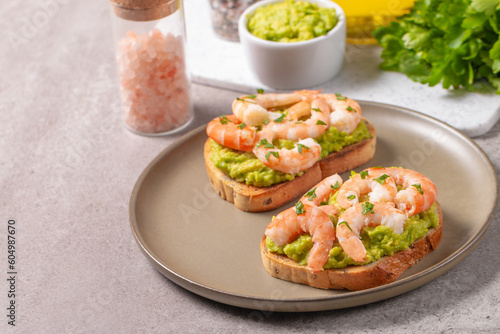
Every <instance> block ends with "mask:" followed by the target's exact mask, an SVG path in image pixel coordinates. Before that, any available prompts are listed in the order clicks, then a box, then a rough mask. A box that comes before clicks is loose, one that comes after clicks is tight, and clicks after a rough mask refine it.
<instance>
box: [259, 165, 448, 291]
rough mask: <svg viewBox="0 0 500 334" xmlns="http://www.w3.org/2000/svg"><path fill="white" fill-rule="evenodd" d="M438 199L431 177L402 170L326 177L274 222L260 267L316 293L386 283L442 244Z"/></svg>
mask: <svg viewBox="0 0 500 334" xmlns="http://www.w3.org/2000/svg"><path fill="white" fill-rule="evenodd" d="M334 184H335V186H333V185H334ZM334 188H335V189H334ZM436 197H437V190H436V187H435V185H434V184H433V183H432V182H431V181H430V180H429V179H428V178H426V177H425V176H423V175H422V174H420V173H417V172H415V171H411V170H408V169H403V168H370V169H367V170H364V171H362V172H361V173H359V174H355V175H354V176H353V177H351V178H350V179H349V180H348V181H346V182H344V183H342V181H341V180H339V177H338V176H337V175H334V176H332V177H329V178H326V179H325V180H323V181H321V182H320V183H318V184H317V185H316V186H315V187H314V188H312V189H311V190H310V191H309V192H307V193H306V194H305V195H304V196H303V197H302V198H301V199H300V200H299V201H298V202H297V204H296V205H295V207H292V208H289V209H287V210H285V211H283V212H282V213H280V214H278V215H277V216H276V217H275V218H274V219H273V221H272V222H271V223H270V224H269V226H268V227H267V228H266V231H265V234H264V236H263V237H262V240H261V243H260V251H261V256H262V263H263V265H264V268H265V269H266V270H267V271H268V273H269V274H270V275H271V276H273V277H276V278H280V279H283V280H287V281H291V282H295V283H300V284H306V285H310V286H312V287H315V288H321V289H347V290H364V289H369V288H373V287H377V286H381V285H384V284H388V283H390V282H393V281H395V280H396V279H397V278H398V277H399V276H400V275H401V274H402V273H403V272H404V271H406V270H407V269H408V268H410V267H411V266H413V265H415V264H416V263H417V262H418V261H420V260H421V259H423V258H424V257H425V256H427V255H428V254H429V253H431V252H432V251H433V250H435V249H436V248H437V247H438V245H439V243H440V241H441V238H442V233H443V214H442V211H441V207H440V205H439V203H438V202H437V200H436Z"/></svg>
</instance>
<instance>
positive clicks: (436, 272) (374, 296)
mask: <svg viewBox="0 0 500 334" xmlns="http://www.w3.org/2000/svg"><path fill="white" fill-rule="evenodd" d="M357 101H358V102H359V103H360V104H361V106H362V107H363V106H365V107H366V106H369V105H371V106H375V107H378V108H387V109H392V110H394V111H396V112H402V113H406V114H410V115H413V116H416V117H419V118H423V119H425V120H426V121H430V122H433V123H436V124H437V125H438V126H440V127H444V128H446V130H447V131H450V132H451V133H452V134H453V135H455V136H458V137H459V138H460V139H461V140H463V141H464V142H466V143H467V144H469V145H471V146H472V148H473V149H474V150H475V151H476V153H479V154H480V155H481V156H482V158H483V161H484V162H486V164H487V165H486V166H485V167H487V168H488V169H489V170H490V171H491V172H492V175H493V176H494V181H495V189H496V191H495V202H494V203H495V204H494V205H493V208H492V210H491V212H489V214H488V218H487V219H486V221H485V222H484V223H483V225H482V226H481V228H480V230H479V231H478V232H477V233H475V234H474V235H473V236H472V237H471V238H469V240H467V241H466V242H465V243H464V244H463V245H462V246H461V247H459V248H457V249H456V250H455V251H454V252H453V253H452V254H450V255H449V256H447V257H446V258H444V259H442V260H441V261H439V262H438V263H436V264H434V265H432V266H430V267H427V268H425V269H423V270H422V271H419V272H418V273H416V274H413V275H411V276H409V277H405V278H401V279H398V280H396V281H394V282H391V283H389V284H386V285H382V286H379V287H375V288H371V289H367V290H361V291H346V292H345V293H342V294H336V295H332V296H324V297H310V298H288V299H285V300H282V299H281V300H280V299H277V298H270V297H267V298H260V297H256V296H248V295H244V294H239V293H233V292H228V291H223V290H221V289H217V288H214V287H210V286H207V285H204V284H202V283H198V282H195V281H193V280H191V279H189V278H187V277H184V276H182V275H180V274H178V273H176V272H175V271H174V270H172V269H170V268H168V266H167V265H165V264H163V263H162V262H161V261H160V260H159V259H158V258H157V256H155V254H154V253H153V252H152V251H151V249H150V248H149V247H148V245H147V243H146V242H145V240H144V239H143V237H142V236H141V235H140V231H139V225H138V221H137V220H136V217H135V203H136V200H137V196H138V194H139V191H140V189H141V187H142V184H143V182H144V180H145V178H146V177H147V176H148V174H149V172H150V171H151V170H152V169H153V168H154V167H155V166H156V164H158V162H159V161H161V160H162V159H164V158H165V157H166V156H167V155H168V154H169V153H170V152H172V151H174V150H175V149H176V148H177V147H179V146H180V145H182V144H183V143H185V142H186V141H188V140H189V139H191V138H194V137H196V136H197V135H199V134H200V133H201V132H202V131H203V130H204V129H205V128H206V125H207V124H202V125H200V126H198V127H197V128H194V129H192V130H191V131H189V132H187V133H186V134H184V135H182V136H181V137H179V138H178V139H177V140H175V141H174V142H173V143H172V144H170V145H169V146H168V147H166V148H164V149H163V150H162V151H161V152H160V153H159V154H158V155H157V156H156V157H155V158H154V159H153V160H152V161H151V162H149V163H148V164H147V166H146V167H145V168H144V170H143V171H142V173H141V174H140V176H139V177H138V179H137V181H136V182H135V184H134V187H133V190H132V193H131V195H130V199H129V219H130V226H131V228H132V232H133V235H134V238H135V240H136V242H137V243H138V246H139V248H140V249H141V251H142V253H143V254H144V255H145V256H146V258H147V259H148V260H149V261H150V262H151V263H152V264H153V266H154V268H155V269H156V270H158V271H159V272H160V273H161V274H162V275H164V276H165V277H166V278H168V279H169V280H170V281H172V282H173V283H175V284H177V285H179V286H180V287H182V288H184V289H186V290H188V291H191V292H192V293H195V294H197V295H200V296H202V297H205V298H208V299H211V300H214V301H217V302H221V303H224V304H227V305H232V306H236V307H242V308H247V309H254V310H260V311H274V312H314V311H324V310H334V309H343V308H348V307H354V306H360V305H365V304H370V303H373V302H377V301H380V300H384V299H387V298H391V297H395V296H397V295H400V294H402V293H405V292H408V291H411V290H413V289H415V288H417V287H420V286H422V285H424V284H426V283H428V282H430V281H432V280H434V279H436V278H438V277H439V276H441V275H443V274H444V273H446V272H447V271H449V270H450V269H451V268H453V267H454V266H455V265H457V264H458V263H459V262H461V261H462V260H463V259H464V258H465V257H467V256H468V255H469V254H470V253H471V252H472V251H473V250H474V249H475V248H476V247H477V246H478V245H479V243H480V242H481V240H482V239H483V238H484V236H485V235H486V233H487V232H488V230H489V228H490V227H491V225H492V223H493V220H494V216H495V213H496V211H497V210H498V206H499V203H498V199H499V181H498V176H497V174H496V171H495V168H494V166H493V163H492V162H491V160H490V158H489V157H488V155H487V154H486V153H485V152H484V151H483V150H482V149H481V147H479V145H478V144H477V143H475V142H474V141H473V140H472V139H471V138H469V137H468V136H467V135H465V134H464V133H463V132H462V131H460V130H458V129H456V128H454V127H452V126H451V125H449V124H447V123H445V122H443V121H441V120H439V119H437V118H435V117H432V116H429V115H426V114H423V113H421V112H418V111H416V110H412V109H409V108H405V107H401V106H397V105H392V104H386V103H381V102H374V101H366V100H357ZM407 286H410V288H409V289H408V288H407ZM389 291H390V293H389ZM367 296H368V297H370V298H368V299H370V301H369V302H363V301H361V300H359V299H360V298H366V297H367ZM345 300H347V302H345ZM349 300H351V302H349ZM251 301H258V302H260V304H261V305H265V307H262V306H256V305H251V303H250V302H251ZM342 302H345V303H342ZM262 303H263V304H262ZM297 303H300V307H299V308H297ZM311 304H312V305H311ZM338 304H341V305H338Z"/></svg>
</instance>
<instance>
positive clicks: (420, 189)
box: [412, 183, 424, 195]
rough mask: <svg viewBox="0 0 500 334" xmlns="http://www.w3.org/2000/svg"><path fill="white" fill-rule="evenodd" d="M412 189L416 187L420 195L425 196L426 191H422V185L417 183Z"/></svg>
mask: <svg viewBox="0 0 500 334" xmlns="http://www.w3.org/2000/svg"><path fill="white" fill-rule="evenodd" d="M412 187H415V188H417V190H418V192H419V193H420V195H423V194H424V191H423V190H422V186H421V184H420V183H417V184H412Z"/></svg>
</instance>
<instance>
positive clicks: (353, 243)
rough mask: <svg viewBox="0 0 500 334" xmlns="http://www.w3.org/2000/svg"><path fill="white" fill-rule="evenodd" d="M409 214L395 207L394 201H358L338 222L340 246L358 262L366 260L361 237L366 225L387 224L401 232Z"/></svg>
mask: <svg viewBox="0 0 500 334" xmlns="http://www.w3.org/2000/svg"><path fill="white" fill-rule="evenodd" d="M407 219H408V216H407V215H406V214H405V213H404V212H403V211H401V210H399V209H396V208H395V207H394V203H370V202H364V203H358V204H356V205H355V206H353V207H350V208H349V209H347V210H345V211H344V213H342V214H341V215H340V217H339V222H338V224H337V229H336V233H337V238H338V240H339V243H340V246H342V248H343V249H344V251H345V252H346V254H347V255H349V256H350V257H351V258H352V259H353V260H354V261H356V262H365V261H366V259H367V258H366V249H365V246H364V245H363V242H362V241H361V239H360V237H359V233H360V232H361V230H362V229H363V227H365V226H378V225H385V226H387V227H389V228H391V229H393V230H394V232H395V233H397V234H401V233H403V231H404V224H405V222H406V220H407Z"/></svg>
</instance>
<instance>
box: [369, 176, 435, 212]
mask: <svg viewBox="0 0 500 334" xmlns="http://www.w3.org/2000/svg"><path fill="white" fill-rule="evenodd" d="M368 170H369V171H370V170H374V171H377V172H378V173H386V174H389V175H390V176H391V177H392V178H393V179H394V181H396V184H397V185H399V186H402V187H403V188H404V189H403V190H400V191H399V192H398V193H397V195H396V197H395V198H394V203H396V206H397V207H398V208H399V209H400V210H403V211H405V212H407V213H408V214H409V215H410V216H412V215H415V214H417V213H420V212H422V211H425V210H427V209H428V208H430V207H431V205H432V204H433V203H434V201H435V200H436V197H437V188H436V185H435V184H434V183H433V182H432V181H431V180H430V179H429V178H427V177H425V176H424V175H422V174H420V173H418V172H416V171H414V170H410V169H404V168H370V169H368Z"/></svg>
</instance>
